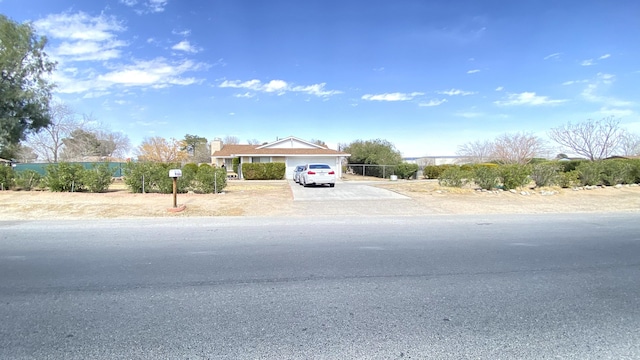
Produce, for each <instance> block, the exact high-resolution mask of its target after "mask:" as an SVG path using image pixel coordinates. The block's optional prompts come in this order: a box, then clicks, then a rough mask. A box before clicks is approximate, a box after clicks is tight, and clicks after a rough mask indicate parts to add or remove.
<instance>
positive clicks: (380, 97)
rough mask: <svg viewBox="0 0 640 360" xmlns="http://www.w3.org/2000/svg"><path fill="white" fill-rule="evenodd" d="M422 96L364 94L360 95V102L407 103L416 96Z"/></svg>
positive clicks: (417, 94)
mask: <svg viewBox="0 0 640 360" xmlns="http://www.w3.org/2000/svg"><path fill="white" fill-rule="evenodd" d="M421 95H424V93H420V92H413V93H398V92H396V93H385V94H366V95H362V100H368V101H409V100H413V99H414V98H415V97H416V96H421Z"/></svg>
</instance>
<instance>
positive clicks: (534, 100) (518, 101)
mask: <svg viewBox="0 0 640 360" xmlns="http://www.w3.org/2000/svg"><path fill="white" fill-rule="evenodd" d="M566 101H567V100H552V99H550V98H549V97H547V96H542V95H536V93H535V92H523V93H519V94H508V95H507V97H506V99H505V100H499V101H494V104H496V105H500V106H523V105H524V106H540V105H558V104H561V103H564V102H566Z"/></svg>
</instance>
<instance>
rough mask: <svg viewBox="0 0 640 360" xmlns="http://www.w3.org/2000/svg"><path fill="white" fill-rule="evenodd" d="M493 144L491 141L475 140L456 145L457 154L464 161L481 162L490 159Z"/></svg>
mask: <svg viewBox="0 0 640 360" xmlns="http://www.w3.org/2000/svg"><path fill="white" fill-rule="evenodd" d="M493 146H494V144H493V142H491V141H488V140H484V141H480V140H477V141H473V142H468V143H466V144H464V145H460V146H458V151H457V154H458V156H461V157H463V159H464V161H465V162H469V163H483V162H487V161H490V160H491V159H492V158H491V156H492V154H493V153H494V151H493Z"/></svg>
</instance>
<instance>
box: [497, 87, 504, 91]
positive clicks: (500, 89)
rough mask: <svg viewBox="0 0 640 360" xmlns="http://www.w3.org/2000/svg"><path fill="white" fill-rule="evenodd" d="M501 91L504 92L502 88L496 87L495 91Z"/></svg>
mask: <svg viewBox="0 0 640 360" xmlns="http://www.w3.org/2000/svg"><path fill="white" fill-rule="evenodd" d="M502 90H504V86H498V87H497V88H496V91H502Z"/></svg>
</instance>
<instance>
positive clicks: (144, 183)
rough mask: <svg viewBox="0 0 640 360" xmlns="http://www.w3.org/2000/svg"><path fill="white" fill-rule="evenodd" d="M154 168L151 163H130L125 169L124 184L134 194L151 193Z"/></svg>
mask: <svg viewBox="0 0 640 360" xmlns="http://www.w3.org/2000/svg"><path fill="white" fill-rule="evenodd" d="M152 167H153V163H150V162H129V163H127V164H126V165H125V167H124V183H125V184H126V185H127V187H128V188H129V191H131V192H132V193H134V194H137V193H142V192H145V193H146V192H151V191H152V190H153V189H152V187H153V186H152V178H153V177H152V176H151V172H152Z"/></svg>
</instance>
